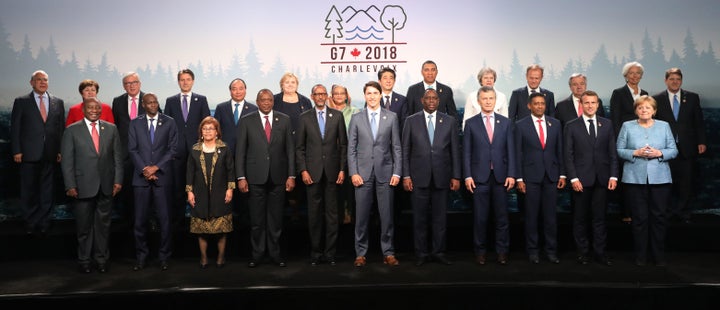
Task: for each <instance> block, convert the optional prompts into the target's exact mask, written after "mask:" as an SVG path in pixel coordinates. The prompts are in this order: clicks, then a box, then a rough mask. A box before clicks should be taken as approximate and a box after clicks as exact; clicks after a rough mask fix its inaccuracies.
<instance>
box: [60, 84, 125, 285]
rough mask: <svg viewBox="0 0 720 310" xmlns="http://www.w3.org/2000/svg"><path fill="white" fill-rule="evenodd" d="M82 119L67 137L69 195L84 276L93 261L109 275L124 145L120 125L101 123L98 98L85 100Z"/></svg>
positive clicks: (67, 131)
mask: <svg viewBox="0 0 720 310" xmlns="http://www.w3.org/2000/svg"><path fill="white" fill-rule="evenodd" d="M83 113H84V114H85V118H84V119H83V120H82V121H79V122H76V123H74V124H72V125H70V126H69V127H68V128H67V129H65V132H64V134H63V137H62V150H61V152H62V156H63V160H62V162H61V163H60V164H61V167H62V174H63V180H64V182H65V190H66V194H67V195H68V196H70V197H72V198H75V200H73V202H72V205H73V212H74V215H75V221H76V228H77V241H78V251H77V253H78V263H79V264H80V266H79V267H80V272H82V273H90V272H91V270H90V263H91V260H94V261H95V263H96V267H97V269H98V271H99V272H100V273H104V272H107V260H108V258H109V257H110V250H109V248H108V237H109V236H110V222H111V218H110V216H111V214H112V206H113V197H115V195H117V193H118V192H120V189H121V188H122V182H123V152H124V151H123V146H122V144H121V140H120V135H119V133H118V130H117V127H115V125H113V124H112V123H108V122H106V121H102V120H99V119H100V114H101V113H102V105H101V103H100V101H99V100H98V99H97V98H88V99H86V100H84V102H83Z"/></svg>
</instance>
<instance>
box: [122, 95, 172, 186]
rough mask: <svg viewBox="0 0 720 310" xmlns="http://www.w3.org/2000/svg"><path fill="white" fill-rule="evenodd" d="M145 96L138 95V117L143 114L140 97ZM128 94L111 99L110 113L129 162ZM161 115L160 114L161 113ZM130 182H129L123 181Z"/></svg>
mask: <svg viewBox="0 0 720 310" xmlns="http://www.w3.org/2000/svg"><path fill="white" fill-rule="evenodd" d="M143 96H145V93H144V92H140V93H139V94H138V102H137V103H138V116H140V115H141V114H145V109H143V107H142V97H143ZM127 103H128V94H127V93H124V94H122V95H120V96H117V97H115V98H114V99H113V102H112V112H113V117H114V118H115V126H117V129H118V132H119V133H120V141H122V145H123V152H125V155H124V156H125V158H126V159H127V160H129V158H128V154H127V147H128V131H129V130H130V111H129V110H128V104H127ZM161 113H162V112H161ZM125 181H130V180H125Z"/></svg>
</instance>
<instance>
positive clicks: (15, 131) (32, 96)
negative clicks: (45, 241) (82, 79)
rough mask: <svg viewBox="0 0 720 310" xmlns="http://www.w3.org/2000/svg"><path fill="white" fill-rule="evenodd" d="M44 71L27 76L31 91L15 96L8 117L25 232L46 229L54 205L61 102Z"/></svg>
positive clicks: (62, 118)
mask: <svg viewBox="0 0 720 310" xmlns="http://www.w3.org/2000/svg"><path fill="white" fill-rule="evenodd" d="M48 85H49V84H48V74H47V73H45V71H42V70H38V71H35V72H33V74H32V76H31V77H30V86H32V89H33V90H32V92H30V93H29V94H27V95H24V96H20V97H17V98H15V102H14V103H13V108H12V115H11V118H10V119H11V120H10V123H11V125H10V143H11V146H10V147H11V149H12V154H13V161H14V162H16V163H18V164H19V165H20V170H19V173H20V202H21V204H22V206H23V208H24V210H23V220H24V221H25V231H26V233H27V234H28V235H31V234H33V233H35V232H40V234H41V235H45V234H46V233H47V231H48V229H49V228H50V217H51V213H52V208H53V206H54V205H55V199H54V197H55V196H54V195H55V172H56V171H57V165H58V162H60V158H61V156H60V140H61V138H62V135H63V130H64V129H65V103H64V102H63V100H62V99H60V98H58V97H55V96H53V95H51V94H50V93H48V92H47V89H48Z"/></svg>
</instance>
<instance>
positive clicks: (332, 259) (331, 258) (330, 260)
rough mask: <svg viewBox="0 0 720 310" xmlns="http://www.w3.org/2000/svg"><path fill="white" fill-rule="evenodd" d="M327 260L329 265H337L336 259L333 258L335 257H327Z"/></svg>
mask: <svg viewBox="0 0 720 310" xmlns="http://www.w3.org/2000/svg"><path fill="white" fill-rule="evenodd" d="M327 262H328V264H330V266H337V261H336V260H335V257H330V258H328V259H327Z"/></svg>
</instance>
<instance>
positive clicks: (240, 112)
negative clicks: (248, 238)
mask: <svg viewBox="0 0 720 310" xmlns="http://www.w3.org/2000/svg"><path fill="white" fill-rule="evenodd" d="M228 88H229V89H230V100H228V101H225V102H222V103H220V104H218V105H217V107H215V119H217V121H218V123H220V130H221V131H222V133H223V138H222V140H223V142H225V144H227V146H228V150H230V151H231V152H233V153H235V142H236V141H237V131H238V128H240V121H241V120H242V117H243V116H245V115H247V114H249V113H250V112H254V111H257V106H256V105H254V104H252V103H251V102H249V101H247V100H245V95H246V94H247V85H246V84H245V81H244V80H243V79H241V78H235V79H233V80H232V81H230V85H229V86H228ZM247 198H248V197H247V193H242V192H240V189H238V188H237V187H236V188H235V189H234V190H233V200H232V205H233V212H234V213H235V214H237V215H239V216H237V218H239V219H240V221H241V222H242V223H243V224H244V225H247V224H248V223H247V221H248V220H249V219H248V213H247V212H248V208H247Z"/></svg>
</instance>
